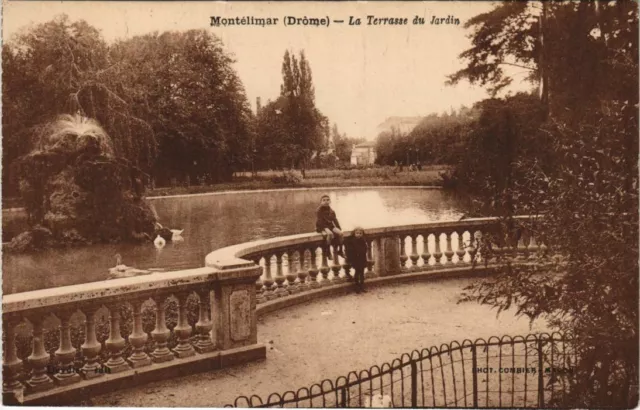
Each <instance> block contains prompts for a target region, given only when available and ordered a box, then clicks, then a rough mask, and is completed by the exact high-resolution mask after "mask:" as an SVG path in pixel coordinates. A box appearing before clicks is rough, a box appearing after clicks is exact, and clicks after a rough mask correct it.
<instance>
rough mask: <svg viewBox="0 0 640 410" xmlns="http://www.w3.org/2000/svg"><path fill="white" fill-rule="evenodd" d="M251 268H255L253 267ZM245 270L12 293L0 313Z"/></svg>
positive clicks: (188, 271) (162, 274) (109, 296)
mask: <svg viewBox="0 0 640 410" xmlns="http://www.w3.org/2000/svg"><path fill="white" fill-rule="evenodd" d="M255 268H256V270H257V269H259V268H258V267H257V266H256V267H255ZM246 269H247V267H246V266H245V267H242V268H241V269H231V270H221V269H216V268H213V267H202V268H195V269H185V270H179V271H171V272H155V273H152V274H149V275H144V276H136V277H131V278H121V279H110V280H103V281H99V282H91V283H84V284H79V285H69V286H61V287H58V288H48V289H40V290H34V291H30V292H22V293H14V294H11V295H5V296H3V297H2V312H3V314H6V313H18V312H24V311H27V310H35V309H43V308H47V307H51V306H60V305H63V304H67V303H88V302H103V301H105V302H106V301H108V300H109V299H113V298H118V297H122V296H123V295H132V294H146V293H149V294H152V293H154V292H157V291H160V290H162V289H168V288H171V289H175V288H179V287H184V288H187V287H195V286H197V285H198V284H204V283H207V282H213V281H221V280H229V279H233V277H234V273H235V272H237V271H239V270H241V271H243V272H244V271H246Z"/></svg>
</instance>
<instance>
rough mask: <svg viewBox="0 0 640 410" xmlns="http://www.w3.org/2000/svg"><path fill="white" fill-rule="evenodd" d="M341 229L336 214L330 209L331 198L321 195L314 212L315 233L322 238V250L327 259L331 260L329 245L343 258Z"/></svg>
mask: <svg viewBox="0 0 640 410" xmlns="http://www.w3.org/2000/svg"><path fill="white" fill-rule="evenodd" d="M341 229H342V228H340V222H338V218H337V217H336V213H335V212H334V211H333V209H331V198H329V195H322V197H321V198H320V206H319V207H318V210H317V211H316V231H317V232H318V233H321V234H322V236H323V237H324V241H325V246H324V247H323V248H322V251H323V252H324V254H325V255H327V257H329V258H332V256H331V251H330V249H329V245H330V244H331V245H333V247H334V249H335V251H336V254H338V255H340V256H342V257H344V253H343V252H342V242H343V237H342V230H341Z"/></svg>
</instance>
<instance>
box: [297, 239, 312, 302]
mask: <svg viewBox="0 0 640 410" xmlns="http://www.w3.org/2000/svg"><path fill="white" fill-rule="evenodd" d="M298 255H299V256H300V258H299V259H298V266H297V268H298V280H299V281H300V291H301V292H304V291H305V290H307V289H308V288H309V285H310V284H309V283H308V282H307V276H308V275H309V274H308V269H307V266H306V260H307V254H306V249H304V248H300V249H299V250H298Z"/></svg>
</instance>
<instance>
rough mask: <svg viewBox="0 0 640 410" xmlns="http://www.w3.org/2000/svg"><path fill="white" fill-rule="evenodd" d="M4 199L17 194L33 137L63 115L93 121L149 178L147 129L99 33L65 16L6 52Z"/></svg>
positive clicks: (18, 39)
mask: <svg viewBox="0 0 640 410" xmlns="http://www.w3.org/2000/svg"><path fill="white" fill-rule="evenodd" d="M2 53H3V81H2V87H3V93H2V101H3V114H4V115H3V123H2V130H3V150H4V155H3V159H2V160H3V168H4V169H5V170H7V171H8V172H4V173H3V192H4V194H5V195H12V194H15V193H16V189H17V180H18V175H17V174H16V172H15V169H14V168H13V164H14V163H15V161H16V160H17V158H19V157H20V156H22V155H25V154H27V153H28V152H29V151H30V150H31V149H32V148H33V144H34V143H35V141H36V139H37V138H35V136H37V135H39V134H40V133H41V132H42V129H43V127H45V126H46V124H47V123H50V122H52V121H54V120H55V118H56V117H57V116H58V115H60V114H65V113H66V114H76V113H80V114H82V115H84V116H87V117H91V118H95V119H97V120H98V122H99V123H100V124H102V126H103V127H104V129H105V131H106V132H107V133H108V134H109V135H110V138H111V139H112V141H113V146H114V150H115V152H116V154H117V155H118V156H120V157H122V158H125V159H126V160H127V161H130V162H131V163H132V164H133V165H134V166H136V167H138V168H139V169H141V170H143V171H148V170H149V169H150V167H151V164H152V163H153V160H154V158H155V148H156V146H155V140H154V138H153V133H152V132H151V129H150V128H149V126H148V124H146V123H145V122H144V121H142V120H140V119H139V118H138V117H136V116H135V115H134V113H133V110H132V107H131V106H130V105H129V104H128V103H127V101H125V99H124V95H123V93H122V91H123V90H121V89H119V88H118V83H117V78H116V77H115V76H114V65H113V64H112V61H111V60H110V58H109V56H108V47H107V45H106V43H105V42H104V41H103V40H102V38H101V36H100V33H99V32H98V30H96V29H95V28H93V27H91V26H90V25H88V24H87V23H86V22H84V21H77V22H70V21H69V19H68V17H67V16H66V15H62V16H60V17H58V18H56V19H55V20H53V21H50V22H47V23H44V24H40V25H37V26H35V27H34V28H32V29H30V30H28V31H25V32H22V33H19V34H18V35H17V36H15V37H14V38H11V39H9V41H8V42H6V43H5V44H4V45H3V49H2Z"/></svg>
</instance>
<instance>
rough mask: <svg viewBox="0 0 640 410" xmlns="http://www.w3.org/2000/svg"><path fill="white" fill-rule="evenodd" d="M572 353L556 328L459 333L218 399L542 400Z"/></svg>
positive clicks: (363, 402) (558, 391)
mask: <svg viewBox="0 0 640 410" xmlns="http://www.w3.org/2000/svg"><path fill="white" fill-rule="evenodd" d="M576 361H577V357H576V351H575V348H574V346H573V345H572V343H571V341H570V340H568V339H567V338H565V336H564V335H563V334H560V333H553V334H551V335H549V334H546V333H544V334H539V335H534V334H530V335H527V336H515V337H511V336H503V337H501V338H498V337H491V338H489V339H488V340H484V339H477V340H476V341H473V342H472V341H470V340H464V341H463V342H462V343H458V342H452V343H449V344H443V345H441V346H440V347H435V346H434V347H431V348H428V349H422V350H421V351H418V350H414V351H413V352H411V353H405V354H403V355H402V356H400V357H399V358H397V359H394V360H393V361H391V363H384V364H382V365H381V366H373V367H371V368H370V369H369V370H362V371H360V372H350V373H349V374H348V375H347V376H340V377H338V378H337V379H335V381H332V380H328V379H325V380H323V381H322V382H320V383H316V384H313V385H312V386H310V387H308V388H307V387H303V388H300V389H298V390H297V391H287V392H285V393H283V394H278V393H273V394H271V395H269V396H268V397H267V399H266V400H263V399H262V398H261V397H259V396H257V395H252V396H250V397H247V396H239V397H238V398H236V400H235V401H234V403H233V404H229V405H227V406H225V407H305V408H310V407H456V408H460V407H476V408H477V407H491V408H496V407H519V408H522V407H544V406H549V405H551V404H552V403H558V402H561V399H562V396H563V395H564V393H566V392H567V391H568V390H567V389H568V381H569V380H570V375H571V374H572V373H573V371H574V368H575V363H576Z"/></svg>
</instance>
